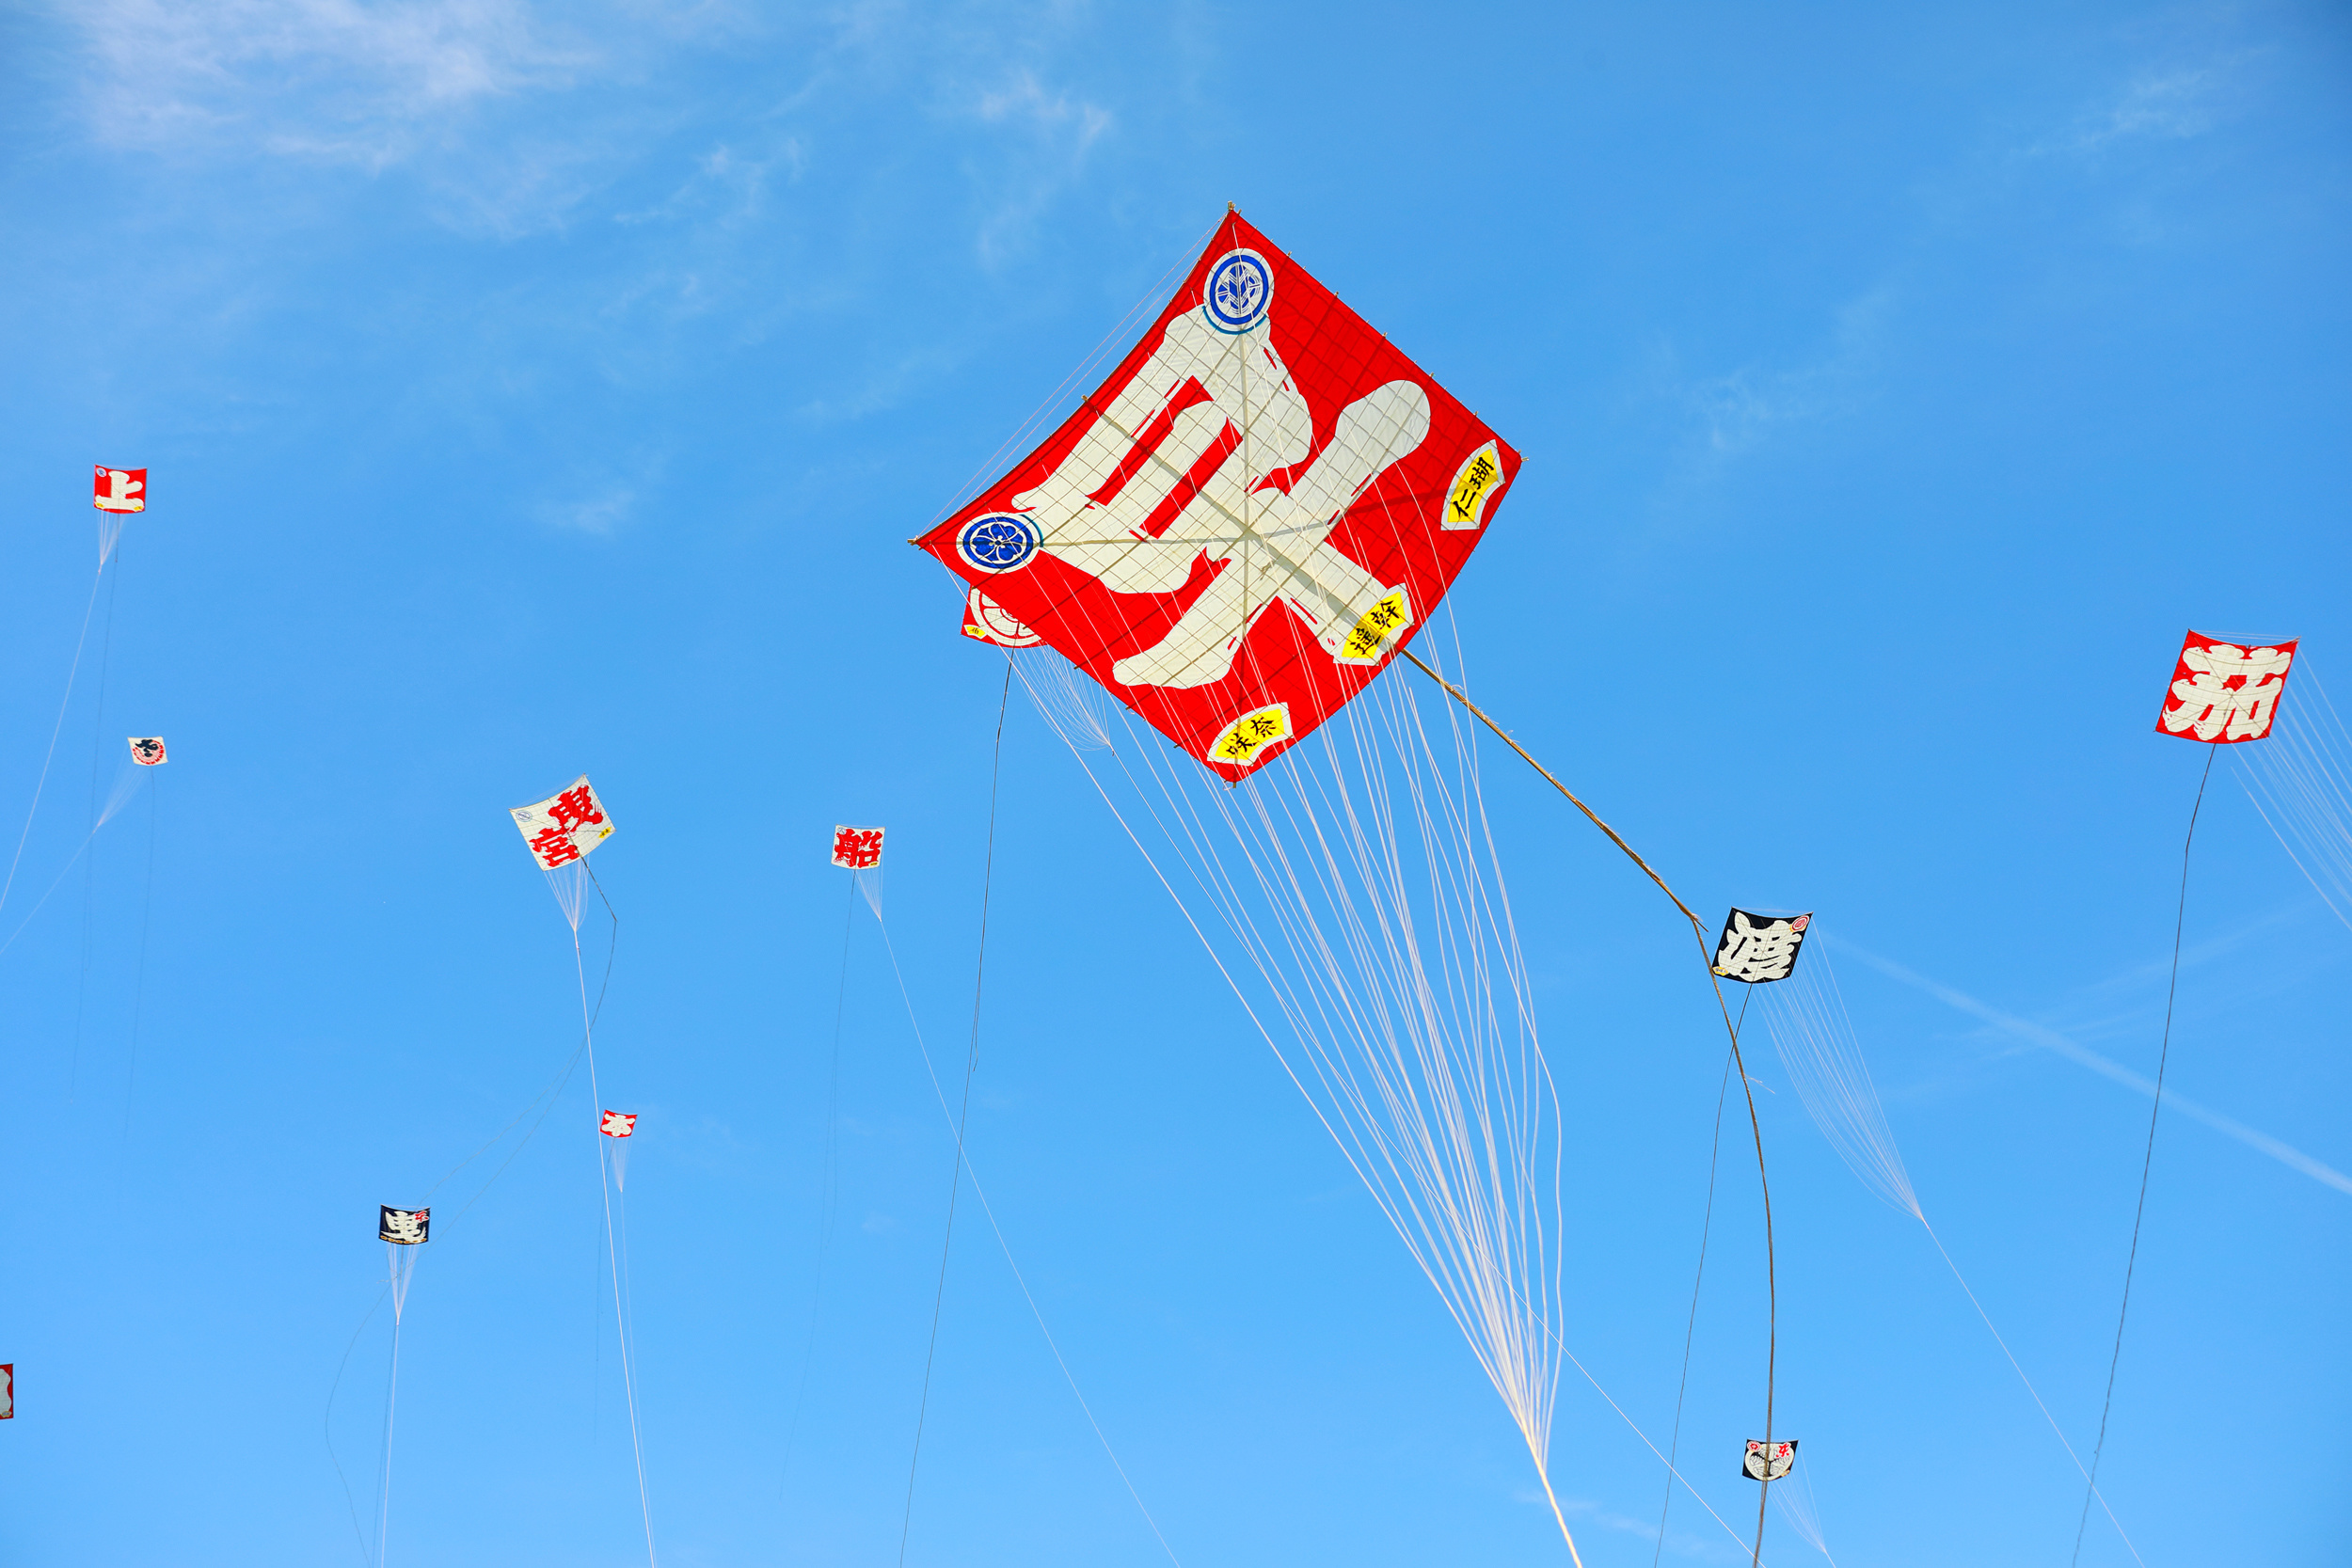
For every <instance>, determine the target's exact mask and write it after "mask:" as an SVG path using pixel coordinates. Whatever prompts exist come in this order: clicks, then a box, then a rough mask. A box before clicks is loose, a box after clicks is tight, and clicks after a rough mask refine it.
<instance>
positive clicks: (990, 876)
mask: <svg viewBox="0 0 2352 1568" xmlns="http://www.w3.org/2000/svg"><path fill="white" fill-rule="evenodd" d="M1011 701H1012V655H1011V654H1009V653H1008V654H1006V655H1005V685H1004V689H1002V690H1001V691H999V692H998V693H997V696H996V738H995V741H994V744H993V749H992V751H991V753H990V761H989V766H988V848H987V851H986V854H985V857H984V859H983V862H982V866H983V869H982V870H981V873H980V943H979V956H978V958H977V959H976V960H975V961H974V963H973V966H972V1038H971V1043H970V1045H969V1046H968V1047H967V1049H966V1051H965V1053H964V1058H963V1101H962V1103H961V1106H959V1107H958V1109H957V1111H956V1164H955V1169H954V1170H953V1171H951V1172H949V1173H948V1180H947V1228H946V1234H945V1235H943V1236H942V1237H941V1238H940V1242H939V1284H938V1286H937V1287H936V1288H935V1289H934V1290H933V1291H932V1292H931V1335H930V1346H929V1348H927V1349H926V1350H925V1351H924V1353H923V1396H922V1400H921V1402H919V1403H918V1404H917V1405H916V1406H915V1411H914V1451H913V1452H911V1453H910V1454H908V1455H907V1503H906V1512H905V1513H904V1514H903V1515H902V1516H901V1517H900V1518H899V1520H898V1568H906V1560H907V1536H908V1534H909V1533H910V1532H911V1531H912V1530H913V1529H914V1475H915V1469H916V1467H917V1466H918V1465H921V1464H922V1462H923V1425H924V1422H925V1420H926V1419H927V1418H929V1417H930V1409H931V1368H932V1365H933V1364H934V1363H935V1362H936V1361H937V1360H938V1357H939V1318H940V1313H941V1310H942V1308H944V1307H946V1302H947V1258H948V1252H949V1249H950V1248H951V1247H953V1246H954V1244H955V1240H956V1198H957V1196H958V1195H959V1194H961V1192H962V1190H963V1134H964V1128H965V1126H966V1124H967V1123H968V1121H969V1119H970V1117H971V1115H972V1078H973V1075H974V1074H975V1073H976V1072H977V1071H978V1070H979V1066H980V984H981V982H982V981H983V980H984V979H985V978H986V977H987V974H988V895H989V890H990V888H991V887H992V886H993V884H994V882H995V878H996V784H997V781H998V779H999V778H1000V777H1001V775H1002V774H1003V771H1004V764H1005V709H1006V707H1007V705H1009V704H1010V703H1011ZM877 918H879V917H877ZM890 961H891V967H892V969H893V970H894V971H895V970H896V969H897V967H898V957H897V955H896V954H893V955H892V957H891V960H890ZM908 1016H909V1017H910V1018H912V1017H913V1016H914V1011H913V1008H912V1006H910V1007H909V1010H908ZM924 1066H925V1067H926V1069H928V1068H929V1067H930V1053H928V1052H927V1053H925V1060H924ZM935 1086H936V1085H934V1087H935ZM990 1223H991V1224H993V1223H994V1221H993V1220H992V1221H991V1222H990ZM1001 1239H1002V1238H999V1240H1001ZM1056 1354H1057V1355H1058V1354H1059V1353H1058V1352H1057V1353H1056ZM1090 1418H1091V1416H1089V1419H1090ZM1152 1528H1153V1530H1154V1532H1155V1533H1156V1531H1157V1530H1158V1528H1159V1527H1158V1526H1156V1525H1154V1526H1153V1527H1152ZM1162 1544H1166V1543H1165V1542H1163V1543H1162Z"/></svg>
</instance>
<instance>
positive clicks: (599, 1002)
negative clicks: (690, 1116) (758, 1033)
mask: <svg viewBox="0 0 2352 1568" xmlns="http://www.w3.org/2000/svg"><path fill="white" fill-rule="evenodd" d="M580 871H581V872H582V873H583V874H585V875H586V877H587V879H588V880H589V882H590V883H591V884H592V885H593V886H594V887H595V888H596V897H597V898H598V899H600V900H602V901H603V904H604V912H605V914H606V915H607V916H608V917H609V918H610V919H611V920H612V942H613V946H614V947H615V948H618V947H619V945H620V936H621V917H620V914H619V913H618V912H617V911H615V910H614V909H613V908H612V899H611V898H610V897H607V896H606V895H605V891H604V883H602V882H601V881H598V880H597V879H596V870H595V868H594V867H592V866H590V865H589V863H588V859H587V857H586V856H585V855H583V856H581V857H580ZM576 908H577V906H575V909H576ZM571 924H572V969H573V972H574V974H576V975H577V976H578V978H579V981H580V1050H581V1051H582V1052H583V1053H585V1054H586V1055H587V1057H588V1098H589V1099H590V1100H592V1101H595V1102H596V1109H597V1110H598V1111H599V1112H601V1111H602V1109H603V1106H604V1096H603V1093H602V1092H601V1091H600V1090H599V1089H598V1088H597V1087H596V1014H597V1013H600V1012H602V1011H603V1010H604V993H603V992H602V991H601V990H599V991H598V992H597V993H596V1010H595V1011H594V1012H591V1011H590V1010H589V1006H588V970H587V966H586V964H585V962H584V961H583V960H582V959H581V958H580V921H579V919H578V918H577V916H575V918H574V919H573V921H572V923H571ZM605 980H606V983H607V984H608V985H609V984H610V983H611V982H612V970H611V968H610V967H609V966H608V967H607V968H606V970H605ZM503 1168H504V1167H503V1166H501V1169H503ZM596 1193H597V1196H600V1197H601V1198H602V1199H603V1200H604V1248H605V1256H606V1259H607V1260H608V1261H609V1262H610V1263H611V1265H612V1321H613V1325H614V1332H615V1333H616V1334H617V1335H618V1336H619V1338H620V1341H621V1391H622V1393H623V1394H624V1395H626V1396H627V1397H628V1444H629V1450H630V1452H631V1454H632V1455H633V1456H634V1457H635V1459H636V1462H637V1506H638V1509H639V1511H640V1512H641V1513H643V1515H644V1521H645V1561H646V1563H647V1565H648V1568H657V1565H658V1563H659V1559H658V1558H657V1557H656V1555H655V1552H654V1544H653V1497H652V1495H651V1494H650V1493H649V1492H647V1491H646V1489H645V1445H644V1438H643V1436H641V1435H640V1433H639V1432H638V1426H637V1372H636V1368H635V1366H634V1365H633V1363H632V1361H631V1357H630V1354H629V1339H628V1312H627V1311H626V1310H625V1309H624V1307H623V1305H622V1292H621V1255H620V1251H619V1248H618V1245H617V1243H615V1240H614V1237H613V1231H612V1182H611V1181H610V1180H609V1179H608V1178H607V1177H606V1174H605V1168H604V1134H603V1133H602V1132H598V1133H597V1134H596Z"/></svg>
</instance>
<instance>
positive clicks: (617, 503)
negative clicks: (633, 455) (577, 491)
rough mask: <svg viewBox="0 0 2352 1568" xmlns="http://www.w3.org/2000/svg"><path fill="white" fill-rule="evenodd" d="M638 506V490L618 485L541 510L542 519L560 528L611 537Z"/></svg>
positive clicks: (551, 504)
mask: <svg viewBox="0 0 2352 1568" xmlns="http://www.w3.org/2000/svg"><path fill="white" fill-rule="evenodd" d="M636 507H637V491H636V488H635V487H634V486H633V485H628V484H615V485H612V486H609V487H607V488H605V489H603V490H599V491H596V492H595V493H594V494H591V495H586V496H581V497H579V498H577V499H571V500H562V501H548V502H545V503H543V504H542V505H541V506H540V507H539V516H540V519H541V520H542V521H543V522H547V523H550V524H552V525H554V526H555V527H557V528H568V529H576V530H578V531H580V532H581V533H594V534H599V535H607V536H609V535H611V534H612V533H614V532H617V531H619V529H620V528H621V525H622V524H624V523H626V522H628V518H629V515H630V514H631V513H632V512H634V511H635V510H636Z"/></svg>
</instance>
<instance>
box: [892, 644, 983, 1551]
mask: <svg viewBox="0 0 2352 1568" xmlns="http://www.w3.org/2000/svg"><path fill="white" fill-rule="evenodd" d="M1011 697H1012V659H1011V657H1010V656H1008V657H1006V659H1005V684H1004V687H1003V689H1001V690H1000V691H999V692H998V693H997V696H996V738H995V742H994V744H993V748H992V750H991V752H990V760H989V765H988V839H987V848H986V852H985V855H984V857H983V860H982V865H981V872H980V940H979V951H978V954H977V957H976V958H975V959H974V961H973V966H972V1038H971V1043H970V1045H969V1046H968V1048H967V1049H966V1051H965V1053H964V1058H963V1100H962V1104H961V1106H960V1107H959V1109H958V1110H957V1112H956V1161H955V1166H954V1168H953V1169H952V1170H951V1171H949V1173H948V1177H947V1227H946V1231H945V1233H944V1234H942V1236H941V1237H940V1240H939V1283H938V1285H937V1286H936V1287H935V1288H934V1289H933V1290H932V1292H931V1332H930V1343H929V1344H928V1345H927V1346H926V1348H925V1350H924V1352H923V1393H922V1398H921V1400H920V1402H918V1403H917V1404H916V1406H915V1411H914V1450H913V1451H912V1452H911V1453H909V1454H908V1455H907V1501H906V1511H905V1513H903V1514H902V1515H901V1516H900V1518H899V1520H898V1564H899V1568H906V1560H907V1535H908V1533H909V1531H911V1530H912V1529H913V1528H914V1476H915V1470H916V1467H917V1466H918V1465H921V1464H922V1462H923V1427H924V1423H925V1422H926V1421H927V1420H928V1419H929V1418H930V1409H931V1368H932V1366H933V1364H934V1363H935V1362H936V1361H937V1360H938V1357H939V1319H940V1314H941V1311H942V1309H943V1308H944V1307H946V1301H947V1258H948V1254H949V1251H950V1249H952V1248H953V1247H954V1245H955V1241H956V1198H957V1196H958V1195H959V1194H960V1193H961V1191H962V1188H963V1134H964V1129H965V1126H966V1125H967V1123H968V1120H969V1118H970V1116H971V1112H972V1077H973V1074H974V1073H975V1072H977V1070H978V1069H979V1065H980V986H981V982H982V981H983V980H984V979H985V978H986V976H987V974H988V897H989V893H990V890H991V889H992V888H993V886H994V884H995V879H996V785H997V782H998V780H999V779H1000V778H1001V777H1002V775H1003V772H1004V762H1005V707H1006V705H1007V704H1008V703H1009V701H1010V700H1011ZM881 918H882V916H881V913H880V911H876V914H875V920H876V922H877V923H879V922H880V920H881ZM892 961H893V963H894V964H895V963H896V961H897V960H896V959H895V958H894V959H893V960H892Z"/></svg>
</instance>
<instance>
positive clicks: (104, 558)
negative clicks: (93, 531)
mask: <svg viewBox="0 0 2352 1568" xmlns="http://www.w3.org/2000/svg"><path fill="white" fill-rule="evenodd" d="M130 520H131V517H130V514H128V513H125V512H101V513H100V514H99V515H98V565H99V568H100V569H101V570H102V571H103V569H104V568H105V565H106V562H108V561H110V560H112V559H113V558H114V553H115V543H116V541H118V540H119V539H120V538H121V537H122V525H123V524H124V523H127V522H129V521H130Z"/></svg>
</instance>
